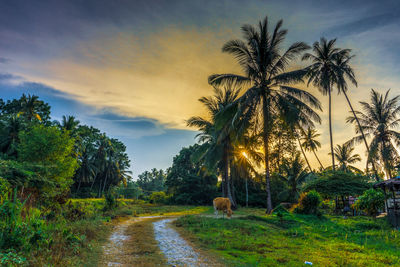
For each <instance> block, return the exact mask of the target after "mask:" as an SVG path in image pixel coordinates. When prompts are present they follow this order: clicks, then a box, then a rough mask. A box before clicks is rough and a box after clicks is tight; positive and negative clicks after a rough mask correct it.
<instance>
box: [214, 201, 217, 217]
mask: <svg viewBox="0 0 400 267" xmlns="http://www.w3.org/2000/svg"><path fill="white" fill-rule="evenodd" d="M213 204H214V214H215V218H218V209H217V206H216V205H215V202H214V203H213Z"/></svg>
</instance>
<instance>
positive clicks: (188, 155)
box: [165, 145, 217, 205]
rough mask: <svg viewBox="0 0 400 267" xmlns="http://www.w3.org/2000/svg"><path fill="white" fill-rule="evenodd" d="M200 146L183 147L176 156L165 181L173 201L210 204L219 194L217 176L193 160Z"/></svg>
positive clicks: (177, 202)
mask: <svg viewBox="0 0 400 267" xmlns="http://www.w3.org/2000/svg"><path fill="white" fill-rule="evenodd" d="M198 148H199V146H198V145H194V146H191V147H188V148H183V149H182V150H181V151H180V152H179V154H178V155H176V156H175V157H174V160H173V163H172V167H171V169H170V170H169V172H168V176H167V180H166V183H165V184H166V186H167V188H168V193H169V194H171V202H172V203H176V204H197V205H202V204H203V205H210V204H211V203H212V200H213V199H214V197H216V196H217V187H216V184H217V177H216V176H215V175H213V174H209V173H207V172H205V171H204V170H202V168H201V164H200V163H195V162H193V160H192V156H193V154H194V153H195V151H196V149H198Z"/></svg>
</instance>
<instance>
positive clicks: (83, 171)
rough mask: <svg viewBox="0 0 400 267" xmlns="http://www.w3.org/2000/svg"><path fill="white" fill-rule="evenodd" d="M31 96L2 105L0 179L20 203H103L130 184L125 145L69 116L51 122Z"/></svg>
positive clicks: (46, 107) (44, 106) (47, 110)
mask: <svg viewBox="0 0 400 267" xmlns="http://www.w3.org/2000/svg"><path fill="white" fill-rule="evenodd" d="M50 110H51V108H50V105H49V104H48V103H45V102H44V101H42V100H40V99H39V97H38V96H35V95H25V94H23V95H22V96H21V97H20V98H19V99H12V100H7V101H4V100H2V99H0V164H1V167H0V177H1V178H3V181H4V180H5V181H6V182H7V183H9V184H10V185H11V186H12V187H14V188H16V189H17V190H18V192H19V194H20V196H21V197H27V196H30V200H31V201H34V200H38V199H40V200H42V203H46V201H48V203H49V204H50V203H52V202H57V201H58V202H60V203H63V202H65V201H66V199H67V198H68V197H69V196H79V197H101V196H102V195H104V194H105V193H106V192H107V191H108V190H109V189H110V188H111V187H113V186H116V185H118V184H120V183H121V182H124V183H126V181H127V180H128V179H129V178H130V176H129V174H130V171H129V170H128V168H129V166H130V160H129V158H128V156H127V154H126V152H125V150H126V147H125V145H124V144H123V143H122V142H120V141H119V140H117V139H114V138H110V137H108V136H107V135H106V134H105V133H102V132H101V131H100V130H98V129H96V128H94V127H91V126H87V125H82V124H81V123H80V122H79V121H78V120H77V119H76V118H75V117H73V116H63V118H62V120H61V121H51V112H50Z"/></svg>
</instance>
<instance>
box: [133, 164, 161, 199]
mask: <svg viewBox="0 0 400 267" xmlns="http://www.w3.org/2000/svg"><path fill="white" fill-rule="evenodd" d="M166 176H167V175H166V173H165V172H164V171H163V170H157V169H156V168H153V169H152V170H151V171H145V172H143V173H141V174H139V175H138V179H137V181H136V183H137V185H138V186H139V187H140V188H141V189H142V190H143V191H144V192H145V194H146V195H150V194H151V193H152V192H159V191H164V190H165V180H166Z"/></svg>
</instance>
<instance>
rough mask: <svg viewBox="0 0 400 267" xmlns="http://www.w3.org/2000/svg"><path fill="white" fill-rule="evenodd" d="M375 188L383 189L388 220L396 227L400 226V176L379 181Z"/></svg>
mask: <svg viewBox="0 0 400 267" xmlns="http://www.w3.org/2000/svg"><path fill="white" fill-rule="evenodd" d="M374 188H381V189H382V190H383V192H384V193H385V205H386V210H387V217H388V220H389V222H390V223H391V224H392V225H393V226H394V227H396V228H398V227H400V176H397V177H395V178H393V179H390V180H385V181H382V182H379V183H377V184H375V185H374Z"/></svg>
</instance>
